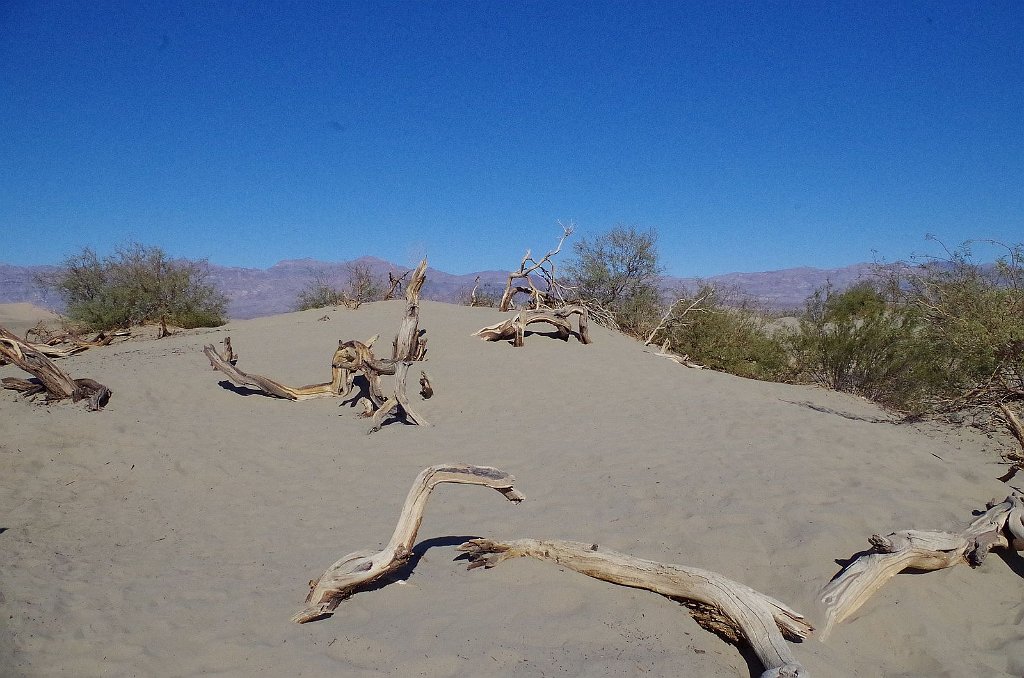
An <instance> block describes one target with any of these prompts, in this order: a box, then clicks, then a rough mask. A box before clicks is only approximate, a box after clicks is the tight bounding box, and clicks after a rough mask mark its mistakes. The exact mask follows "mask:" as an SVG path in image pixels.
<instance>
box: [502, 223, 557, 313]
mask: <svg viewBox="0 0 1024 678" xmlns="http://www.w3.org/2000/svg"><path fill="white" fill-rule="evenodd" d="M559 225H560V226H561V227H562V237H561V238H559V239H558V245H557V246H556V247H555V249H553V250H549V251H548V253H547V254H545V255H544V256H543V257H541V259H540V261H537V260H535V259H534V258H533V257H532V256H531V255H530V250H526V254H524V255H523V259H522V261H520V262H519V269H518V270H516V271H513V272H512V273H509V276H508V283H506V285H505V293H504V294H502V295H501V303H500V304H499V305H498V308H499V310H501V312H502V313H506V312H508V310H509V309H511V308H512V299H513V297H515V295H516V294H519V293H523V294H527V295H529V296H530V302H531V304H532V305H533V308H534V309H539V308H541V307H542V306H545V305H547V303H548V297H549V296H550V295H557V294H558V283H557V282H556V280H555V264H554V262H553V261H551V257H553V256H555V255H557V254H558V253H559V252H561V251H562V245H563V244H564V243H565V239H566V238H568V237H569V236H570V235H572V232H573V230H574V229H575V228H576V226H575V224H572V223H570V224H568V225H563V224H559ZM534 274H536V275H538V276H540V277H541V278H543V279H544V281H545V283H546V286H547V289H546V290H541V289H540V288H538V287H537V286H536V285H535V284H534V283H533V278H531V277H530V276H531V275H534ZM517 280H522V281H524V282H525V286H524V285H522V284H516V281H517Z"/></svg>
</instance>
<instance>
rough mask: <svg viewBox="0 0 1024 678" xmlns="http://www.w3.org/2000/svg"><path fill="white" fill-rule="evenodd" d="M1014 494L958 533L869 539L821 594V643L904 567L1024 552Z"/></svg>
mask: <svg viewBox="0 0 1024 678" xmlns="http://www.w3.org/2000/svg"><path fill="white" fill-rule="evenodd" d="M1021 499H1022V498H1021V495H1019V494H1017V493H1016V492H1015V493H1013V494H1011V495H1010V496H1008V497H1007V498H1006V499H1004V500H1003V501H1001V502H996V501H991V502H989V503H988V504H987V507H988V511H986V512H985V513H984V514H982V515H980V516H978V517H977V518H976V519H975V520H974V522H972V523H971V524H970V525H969V526H968V527H967V529H965V530H964V531H963V532H960V533H952V532H925V531H920V530H901V531H899V532H893V533H892V534H889V535H887V536H885V537H882V536H879V535H877V534H876V535H872V536H871V538H870V539H869V540H868V541H869V542H870V543H871V546H872V549H873V550H872V552H870V553H867V554H864V555H861V556H860V557H858V558H857V559H856V560H854V561H853V562H851V563H849V564H848V565H847V566H846V567H845V568H844V569H843V570H842V571H841V572H840V573H839V574H838V575H837V576H836V577H835V578H834V579H833V580H832V581H831V582H829V583H828V584H827V585H826V586H825V587H824V588H823V589H822V591H821V601H822V603H823V604H824V605H825V628H824V629H823V631H822V633H821V639H822V640H825V639H826V638H827V637H828V636H829V634H830V633H831V632H832V629H833V627H835V625H836V624H839V623H841V622H842V621H843V620H845V619H847V618H848V617H849V616H850V615H852V614H853V613H854V612H856V611H857V610H858V609H859V608H860V607H861V605H863V604H864V603H865V602H866V601H867V599H868V598H870V597H871V596H872V594H874V593H875V591H877V590H878V589H880V588H881V587H882V586H883V585H884V584H885V583H886V582H887V581H889V580H890V579H892V578H893V577H894V576H895V575H897V574H898V573H900V572H902V571H903V570H906V569H914V570H941V569H944V568H947V567H953V566H955V565H961V564H969V565H971V566H972V567H976V566H978V565H981V563H982V562H983V561H984V559H985V556H986V555H988V552H989V551H991V550H992V549H993V548H1007V549H1011V550H1014V551H1021V550H1024V502H1022V500H1021Z"/></svg>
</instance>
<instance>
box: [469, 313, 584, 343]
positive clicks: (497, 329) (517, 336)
mask: <svg viewBox="0 0 1024 678" xmlns="http://www.w3.org/2000/svg"><path fill="white" fill-rule="evenodd" d="M573 315H576V316H579V320H578V327H579V329H578V330H577V331H576V332H573V329H572V323H571V322H570V320H569V319H570V318H571V317H572V316H573ZM589 317H590V314H589V312H588V311H587V309H586V308H584V307H583V306H563V307H562V308H555V309H539V310H535V309H523V310H521V311H519V312H518V313H516V314H515V315H514V316H512V317H511V318H507V319H505V320H503V321H502V322H500V323H495V324H494V325H488V326H487V327H481V328H480V329H479V330H477V331H476V332H474V333H473V336H474V337H480V338H481V339H483V340H484V341H501V340H511V341H512V345H513V346H522V345H523V340H524V337H525V336H526V326H527V325H531V324H533V323H541V322H543V323H549V324H551V325H554V326H555V329H556V330H557V332H558V337H559V338H560V339H563V340H567V339H568V338H569V336H570V335H572V334H575V335H576V337H577V338H578V339H579V340H580V343H581V344H589V343H592V340H591V338H590V328H589V323H588V318H589Z"/></svg>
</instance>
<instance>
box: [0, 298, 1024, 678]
mask: <svg viewBox="0 0 1024 678" xmlns="http://www.w3.org/2000/svg"><path fill="white" fill-rule="evenodd" d="M23 311H24V309H21V310H18V309H10V308H9V307H5V308H3V310H2V312H0V324H4V323H5V322H10V317H11V315H12V314H13V315H18V316H19V318H21V321H20V322H21V325H20V326H16V328H15V331H18V332H19V333H22V332H23V330H24V329H25V328H26V325H25V323H26V322H27V323H28V325H27V326H31V324H32V320H33V318H23V317H22V316H24V315H25V313H24V312H23ZM403 311H404V303H403V302H400V301H395V302H381V303H376V304H368V305H364V306H363V307H361V308H359V309H358V310H355V311H350V310H328V311H327V315H328V316H329V319H328V320H325V321H320V320H318V318H320V317H321V316H323V315H324V313H325V311H324V310H315V311H307V312H300V313H291V314H286V315H280V316H275V317H269V318H260V319H255V320H248V321H236V322H232V323H230V324H229V325H227V326H225V327H222V328H218V329H216V330H202V331H195V332H187V333H181V334H177V335H174V336H171V337H167V338H165V339H161V340H159V341H156V340H145V341H138V340H136V341H127V342H124V343H119V344H115V345H112V346H108V347H103V348H98V349H90V350H88V351H86V352H84V353H81V354H79V355H76V356H73V357H71V358H68V359H66V360H62V361H61V363H60V364H61V366H62V367H64V368H65V369H66V370H67V371H68V372H70V373H71V374H72V375H73V376H75V377H90V378H93V379H96V380H98V381H100V382H102V383H104V384H106V385H107V386H109V387H110V388H111V389H112V390H113V397H112V399H111V401H110V403H109V405H108V406H107V408H106V409H105V410H103V411H101V412H88V411H86V410H85V408H84V407H83V406H81V405H80V404H78V405H76V404H72V403H70V402H62V403H56V404H51V405H46V404H42V403H41V402H29V401H27V400H25V399H24V398H22V397H21V396H19V395H17V394H16V393H14V392H11V391H0V530H2V531H0V667H2V669H0V672H2V673H3V675H5V676H60V675H74V676H99V675H102V676H191V675H199V674H204V675H218V676H251V675H267V676H285V675H289V676H355V677H363V676H365V677H369V676H427V677H429V678H441V677H446V676H467V677H468V676H474V677H475V676H482V675H486V676H510V677H511V676H523V677H525V676H636V675H650V676H739V677H743V678H746V677H748V676H758V675H760V672H761V667H760V665H759V664H758V662H757V660H756V659H754V658H752V657H751V656H750V655H749V653H748V652H747V651H746V650H744V649H743V648H742V647H737V646H734V645H730V644H728V643H726V642H725V641H723V640H721V639H720V638H718V637H717V636H715V635H712V634H711V633H708V632H707V631H705V630H704V629H702V628H701V627H700V626H698V625H697V624H696V623H695V622H694V621H693V620H692V619H691V618H690V616H689V614H688V612H687V610H686V608H684V607H682V606H681V605H679V604H677V603H675V602H673V601H671V600H668V599H666V598H663V597H661V596H658V595H656V594H654V593H650V592H647V591H642V590H634V589H629V588H624V587H618V586H613V585H610V584H607V583H604V582H600V581H596V580H594V579H590V578H588V577H585V576H582V575H580V574H577V573H574V572H569V571H566V570H563V569H562V568H559V567H557V566H553V565H551V564H549V563H541V562H536V561H532V560H529V559H520V560H516V561H512V562H507V563H504V564H502V565H501V566H500V567H497V568H494V569H492V570H483V569H478V570H473V571H467V570H466V568H465V564H464V563H463V562H462V561H455V558H456V556H457V555H458V553H457V551H456V550H455V545H457V544H459V543H461V542H462V541H464V540H465V539H466V538H467V537H472V536H478V537H490V538H496V539H513V538H519V537H534V538H558V539H569V540H576V541H584V542H593V543H597V544H600V545H602V546H603V547H607V548H609V549H614V550H617V551H621V552H625V553H629V554H632V555H635V556H638V557H642V558H647V559H652V560H659V561H664V562H672V563H678V564H682V565H691V566H695V567H702V568H706V569H709V570H714V571H716V572H719V573H721V574H723V575H725V576H727V577H730V578H732V579H735V580H738V581H740V582H743V583H744V584H747V585H749V586H751V587H753V588H755V589H757V590H759V591H761V592H764V593H766V594H768V595H771V596H774V597H775V598H778V599H780V600H782V601H784V602H785V603H787V604H788V605H790V606H792V607H793V608H795V609H796V610H798V611H800V612H802V613H804V614H805V615H807V616H808V617H809V618H810V620H811V621H812V622H813V623H815V625H816V626H821V624H822V623H823V619H822V615H821V610H820V608H819V607H818V604H817V598H818V591H819V589H820V588H821V586H823V585H824V584H825V583H826V582H828V581H829V580H830V579H831V578H832V577H833V576H834V575H835V574H836V573H837V572H838V571H839V569H840V566H839V565H838V564H837V562H836V561H837V559H840V560H845V559H847V558H849V557H850V556H853V555H854V554H856V553H858V552H860V551H862V550H864V549H866V548H867V541H866V540H867V538H868V537H869V536H870V535H871V534H872V533H876V532H877V533H882V534H885V533H887V532H890V531H893V530H898V529H906V528H918V529H947V530H959V529H961V528H962V527H964V526H965V525H966V524H967V523H968V522H970V520H971V518H972V511H974V510H976V509H981V508H984V504H985V501H986V500H988V499H990V498H993V497H995V498H999V499H1001V498H1002V497H1004V496H1006V495H1007V494H1008V492H1009V488H1008V487H1007V486H1006V485H1004V484H1003V483H1000V482H998V481H997V480H995V478H996V477H997V476H998V475H1000V473H1001V472H1002V471H1003V468H1002V467H1000V466H999V465H998V464H997V463H995V462H996V460H997V459H998V457H997V455H996V453H995V452H994V451H993V450H994V449H997V447H998V444H999V443H998V441H992V440H988V439H986V438H985V437H984V436H981V435H980V434H975V433H972V432H970V431H967V430H962V431H957V432H944V431H941V430H933V429H931V428H928V427H925V426H923V425H922V426H911V425H897V424H895V423H894V422H893V420H892V419H891V418H890V417H889V416H888V415H887V414H886V413H885V412H884V411H883V410H881V409H879V408H877V407H876V406H874V405H872V404H871V403H868V402H866V401H864V400H862V399H859V398H856V397H853V396H849V395H846V394H840V393H833V392H828V391H824V390H821V389H818V388H813V387H806V386H791V385H785V384H772V383H762V382H755V381H749V380H744V379H740V378H737V377H733V376H730V375H725V374H719V373H714V372H710V371H702V370H694V369H687V368H684V367H680V366H678V365H675V364H673V363H671V362H669V361H667V360H665V359H664V358H660V357H657V356H654V355H651V354H650V353H649V352H646V351H645V350H644V349H643V347H642V346H641V345H640V344H639V343H637V342H635V341H633V340H631V339H628V338H626V337H624V336H621V335H617V334H614V333H612V332H609V331H607V330H604V329H603V328H600V327H596V326H593V325H592V326H591V334H592V337H593V339H594V343H593V344H592V345H589V346H584V345H581V344H579V343H577V342H576V341H575V339H570V340H569V341H568V342H563V341H560V340H558V339H555V338H552V337H548V336H545V335H543V334H533V335H532V336H528V337H527V339H526V345H525V346H524V347H522V348H513V347H511V346H510V345H509V344H507V343H504V342H502V343H487V342H484V341H481V340H480V339H477V338H474V337H472V336H470V335H471V333H472V332H474V331H475V330H477V329H479V328H480V327H482V326H484V325H487V324H491V323H493V322H497V321H498V320H500V319H501V318H502V315H501V314H499V313H498V312H497V311H496V310H494V309H479V308H466V307H459V306H454V305H447V304H440V303H432V302H424V303H423V305H422V312H421V317H420V326H421V327H422V328H424V329H426V331H427V337H428V339H429V343H428V348H429V351H428V354H427V361H426V362H425V363H424V365H423V367H424V368H425V369H426V370H427V372H428V373H429V375H430V378H431V381H432V383H433V387H434V391H435V395H434V397H433V398H431V399H430V400H421V399H420V398H419V396H418V395H416V396H414V402H415V404H416V407H417V410H418V411H419V412H420V413H421V414H422V415H424V416H425V417H426V418H427V419H428V420H429V421H430V422H431V423H432V424H433V426H431V427H417V426H410V425H406V424H403V423H402V422H395V423H391V424H389V425H386V426H385V427H384V428H383V429H382V430H381V431H379V432H377V433H375V434H373V435H371V436H367V435H366V429H367V422H366V420H364V419H360V418H358V417H357V416H356V412H357V410H356V409H355V407H354V406H352V405H351V404H346V405H339V399H336V398H323V399H317V400H311V401H305V402H287V401H283V400H278V399H274V398H270V397H266V396H263V395H260V394H255V393H249V394H246V392H245V390H244V389H237V388H234V387H228V386H227V385H226V382H224V380H223V375H221V374H219V373H217V372H214V371H212V370H211V369H210V366H209V363H208V361H207V360H206V358H205V357H204V356H203V354H202V352H201V348H202V346H203V344H206V343H218V342H219V341H220V340H221V339H223V337H224V336H228V335H230V336H231V339H232V343H233V344H234V347H235V350H236V351H237V352H238V353H239V354H240V359H239V362H238V366H239V367H240V368H242V369H244V370H245V371H248V372H255V373H258V374H262V375H266V376H269V377H272V378H274V379H276V380H278V381H281V382H284V383H286V384H291V385H302V384H308V383H314V382H318V381H326V380H327V379H328V378H329V376H330V374H329V372H330V369H329V368H330V365H329V362H330V358H331V354H332V352H333V350H334V348H335V347H336V345H337V341H338V340H339V339H361V340H363V339H366V338H367V337H369V336H371V335H373V334H376V333H380V334H381V337H382V338H381V344H382V345H383V346H385V347H388V346H389V345H390V339H391V338H392V337H393V336H394V333H395V332H396V331H397V328H398V325H399V322H400V319H401V317H402V314H403ZM414 374H416V372H414ZM0 376H24V374H23V373H20V372H19V371H18V370H17V369H16V368H14V367H13V366H5V367H2V368H0ZM445 462H464V463H470V464H482V465H490V466H496V467H498V468H500V469H503V470H505V471H508V472H510V473H512V474H514V475H515V476H516V478H517V487H518V489H519V490H521V491H522V492H523V493H524V494H525V495H526V501H524V502H523V503H522V504H520V505H513V504H511V503H509V502H507V501H505V500H504V499H502V497H501V496H500V495H498V494H497V493H496V492H494V491H493V490H490V489H487V488H483V487H472V486H457V485H442V486H440V487H439V488H438V489H437V490H435V492H434V494H433V495H432V497H431V499H430V502H429V503H428V505H427V508H426V517H425V520H424V521H423V524H422V527H421V530H420V533H419V547H418V549H417V553H418V555H419V556H421V557H418V558H417V559H416V560H415V561H414V566H413V567H412V569H411V573H409V574H408V576H407V577H406V578H405V579H400V580H398V581H393V582H390V583H386V585H383V586H378V587H376V588H375V589H374V590H369V591H364V592H360V593H357V594H356V595H355V596H353V597H352V598H351V599H349V600H347V601H345V602H343V603H342V604H341V606H340V607H339V608H338V610H337V612H336V614H335V615H334V616H333V617H331V618H328V619H325V620H323V621H318V622H313V623H309V624H305V625H298V624H294V623H291V622H290V621H289V617H290V616H291V615H292V614H294V613H295V612H297V611H298V610H299V609H301V608H302V606H303V600H304V598H305V596H306V593H307V591H308V585H307V582H308V581H309V580H310V579H313V578H316V577H318V576H319V575H320V574H321V573H322V572H323V570H324V568H326V567H327V566H328V565H330V564H331V563H332V562H334V561H335V559H337V558H338V557H340V556H341V555H343V554H346V553H349V552H351V551H355V550H358V549H361V548H369V549H377V548H380V547H381V546H382V545H383V544H384V543H385V542H387V540H388V538H389V537H390V535H391V531H392V530H393V528H394V526H395V521H396V519H397V517H398V513H399V510H400V508H401V505H402V501H403V500H404V498H405V495H406V492H407V491H408V489H409V486H410V484H411V482H412V481H413V479H414V478H415V476H416V475H417V473H419V472H420V471H421V470H422V469H423V468H424V467H426V466H429V465H432V464H438V463H445ZM1022 574H1024V567H1022V566H1021V561H1020V559H1019V558H1018V557H1016V556H1013V557H1009V558H1007V559H1005V560H1004V559H1003V558H1002V557H1000V556H999V555H997V554H996V553H994V554H993V555H991V556H990V557H989V558H988V560H986V562H985V563H984V564H983V565H982V566H981V567H980V568H977V569H973V570H972V569H970V568H968V567H966V566H964V567H956V568H952V569H949V570H943V571H939V572H933V573H927V574H920V575H913V574H902V575H899V576H897V577H895V578H894V579H893V580H892V581H891V582H890V583H889V584H887V585H886V586H885V587H884V588H883V589H882V590H881V591H879V592H878V593H877V594H875V596H874V597H873V598H871V600H869V601H868V602H867V604H866V605H865V606H864V607H863V608H861V609H860V610H859V611H858V612H857V613H856V614H855V615H854V616H853V618H852V619H851V620H849V621H847V622H845V623H843V624H841V625H839V626H838V627H837V628H836V629H835V630H834V631H833V633H832V635H831V637H830V638H829V639H828V641H827V642H824V643H823V642H820V641H819V640H817V639H816V638H811V639H809V640H806V641H804V642H802V643H798V644H793V646H792V648H793V652H794V654H795V655H796V657H797V658H798V659H799V660H800V661H801V662H802V664H803V665H804V666H805V667H806V668H807V670H808V671H809V672H811V674H812V675H814V676H819V677H824V676H840V677H842V676H864V677H867V676H871V677H877V676H967V675H984V676H1020V675H1021V674H1022V672H1024V642H1022V640H1024V631H1022V628H1021V626H1020V621H1021V618H1022V616H1024V587H1022V586H1021V576H1022Z"/></svg>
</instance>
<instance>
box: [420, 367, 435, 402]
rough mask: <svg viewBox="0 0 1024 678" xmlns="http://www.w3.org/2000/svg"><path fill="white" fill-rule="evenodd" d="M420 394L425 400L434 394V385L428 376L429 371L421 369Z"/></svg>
mask: <svg viewBox="0 0 1024 678" xmlns="http://www.w3.org/2000/svg"><path fill="white" fill-rule="evenodd" d="M420 395H421V396H423V399H424V400H427V399H429V398H430V397H431V396H432V395H434V387H433V386H431V385H430V378H429V377H427V373H426V372H424V371H423V370H420Z"/></svg>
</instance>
